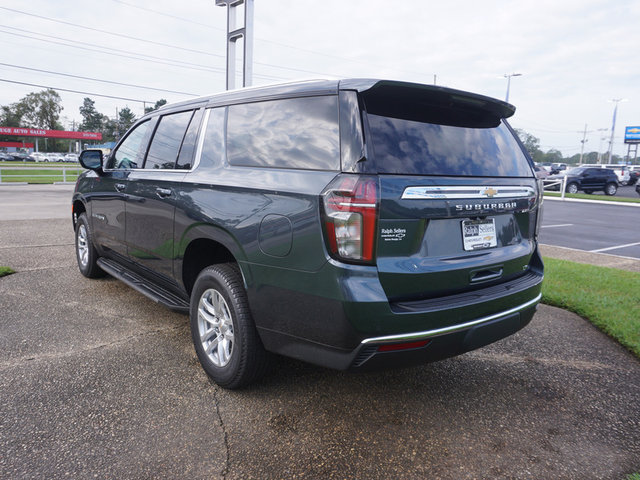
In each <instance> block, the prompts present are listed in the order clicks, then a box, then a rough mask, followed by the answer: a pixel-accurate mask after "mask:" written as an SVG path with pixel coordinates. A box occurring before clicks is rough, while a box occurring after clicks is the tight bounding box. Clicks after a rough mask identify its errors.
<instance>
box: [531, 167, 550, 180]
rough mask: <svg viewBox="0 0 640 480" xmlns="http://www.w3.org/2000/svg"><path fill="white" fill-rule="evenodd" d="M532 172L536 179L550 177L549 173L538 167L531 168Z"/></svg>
mask: <svg viewBox="0 0 640 480" xmlns="http://www.w3.org/2000/svg"><path fill="white" fill-rule="evenodd" d="M533 170H534V172H536V178H547V177H548V176H549V175H550V173H549V172H548V171H547V170H545V169H544V168H543V167H541V166H540V165H536V166H535V167H533Z"/></svg>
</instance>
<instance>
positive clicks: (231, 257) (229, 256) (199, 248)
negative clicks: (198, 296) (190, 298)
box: [178, 229, 246, 295]
mask: <svg viewBox="0 0 640 480" xmlns="http://www.w3.org/2000/svg"><path fill="white" fill-rule="evenodd" d="M212 230H213V231H214V232H215V233H216V234H215V235H211V234H209V235H201V236H197V237H194V238H191V239H190V240H189V241H188V243H187V242H183V244H184V243H186V246H185V247H184V252H183V253H182V255H181V265H180V266H179V267H178V268H179V274H180V278H181V280H182V284H183V286H184V288H185V290H186V292H187V294H188V295H191V291H192V290H193V286H194V284H195V282H196V279H197V278H198V274H199V273H200V272H201V271H202V270H204V269H205V268H207V267H209V266H211V265H217V264H221V263H235V264H237V265H238V268H239V269H240V272H241V275H242V279H243V282H244V284H245V287H246V279H245V274H246V272H245V271H244V270H245V269H246V266H245V267H244V268H243V266H242V265H241V264H240V262H241V261H242V260H243V259H244V255H243V252H242V250H241V249H240V247H239V246H238V245H237V244H236V243H235V242H234V241H233V240H232V238H231V237H230V236H229V235H228V234H225V235H221V232H220V231H219V230H217V229H212ZM209 233H211V232H209ZM225 237H228V238H225Z"/></svg>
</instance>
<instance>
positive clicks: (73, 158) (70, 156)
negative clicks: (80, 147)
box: [64, 153, 78, 162]
mask: <svg viewBox="0 0 640 480" xmlns="http://www.w3.org/2000/svg"><path fill="white" fill-rule="evenodd" d="M64 161H65V162H77V161H78V154H77V153H67V154H66V155H65V156H64Z"/></svg>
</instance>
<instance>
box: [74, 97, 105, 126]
mask: <svg viewBox="0 0 640 480" xmlns="http://www.w3.org/2000/svg"><path fill="white" fill-rule="evenodd" d="M95 105H96V102H94V101H93V100H91V99H90V98H89V97H85V99H84V101H83V102H82V106H81V107H80V115H82V119H83V120H82V123H81V124H80V128H79V130H80V131H83V132H102V130H103V129H104V125H105V123H106V121H107V118H106V117H105V116H104V115H103V114H102V113H100V112H98V111H97V110H96V106H95Z"/></svg>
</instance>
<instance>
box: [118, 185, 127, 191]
mask: <svg viewBox="0 0 640 480" xmlns="http://www.w3.org/2000/svg"><path fill="white" fill-rule="evenodd" d="M125 188H127V186H126V185H125V184H124V183H116V190H117V191H119V192H122V191H123V190H124V189H125Z"/></svg>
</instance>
